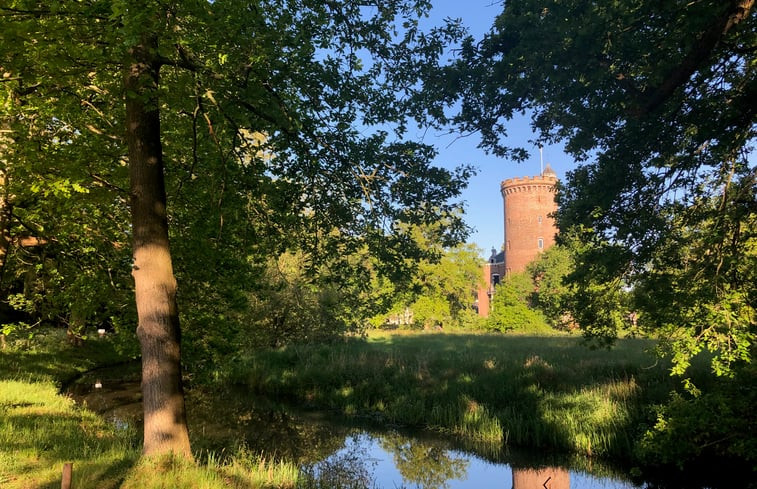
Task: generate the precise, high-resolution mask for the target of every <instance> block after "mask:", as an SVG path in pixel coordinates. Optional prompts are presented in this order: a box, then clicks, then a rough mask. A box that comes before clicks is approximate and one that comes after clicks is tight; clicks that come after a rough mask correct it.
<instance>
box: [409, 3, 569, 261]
mask: <svg viewBox="0 0 757 489" xmlns="http://www.w3.org/2000/svg"><path fill="white" fill-rule="evenodd" d="M433 5H434V6H433V9H432V11H431V16H430V17H429V19H427V21H426V23H425V24H426V25H429V26H430V25H438V24H441V23H442V22H443V20H444V19H445V18H448V17H449V18H459V19H461V20H462V22H463V25H465V26H466V27H467V28H468V30H469V31H470V33H471V34H472V35H473V36H474V37H475V38H477V39H480V38H481V37H483V35H484V33H486V32H487V31H488V30H489V28H490V27H491V25H492V23H493V22H494V18H495V17H496V16H497V14H499V13H500V12H501V11H502V2H497V1H493V0H466V1H456V0H435V1H434V2H433ZM409 136H410V137H411V138H413V139H421V140H422V141H423V142H425V143H427V144H432V145H434V146H435V147H436V148H437V150H438V151H439V155H438V156H437V158H436V161H435V162H436V164H438V165H439V166H443V167H446V168H453V167H455V166H457V165H460V164H466V163H467V164H471V165H473V166H474V167H475V168H477V170H478V174H477V175H476V176H474V177H473V178H472V179H471V180H470V184H469V186H468V188H467V189H466V190H465V191H464V193H463V195H462V200H464V201H465V203H466V218H465V219H466V222H467V223H468V225H469V226H471V227H472V228H473V232H472V233H471V236H470V238H469V242H472V243H475V244H476V245H477V246H478V247H479V248H482V254H483V256H485V257H488V256H489V253H490V250H491V248H492V247H495V248H497V249H499V248H500V247H501V246H502V241H503V239H504V238H503V236H504V229H503V215H502V214H503V209H502V208H503V206H502V196H501V195H500V192H499V185H500V182H501V181H502V180H505V179H507V178H512V177H522V176H532V175H538V174H539V172H540V160H539V149H538V148H537V147H534V146H531V145H529V143H528V141H529V140H531V139H533V137H534V135H533V134H532V132H531V129H530V126H529V120H528V118H526V117H523V118H520V119H514V120H513V121H512V122H511V125H510V128H509V131H508V138H507V139H506V141H507V142H509V143H510V144H512V145H518V146H522V147H525V148H526V149H527V150H529V152H530V153H531V158H530V159H529V160H528V161H526V162H523V163H515V162H512V161H509V160H504V159H502V158H497V157H495V156H493V155H487V154H486V153H485V152H484V151H483V150H481V149H479V148H478V147H477V146H478V144H479V142H480V139H479V137H478V135H475V134H474V135H472V136H468V137H463V138H459V137H457V136H456V135H445V134H444V133H441V132H434V131H428V132H426V133H422V132H419V133H418V134H410V135H409ZM543 158H544V163H545V164H546V163H549V164H550V165H551V166H552V168H553V169H554V170H555V173H557V176H558V177H559V178H561V179H562V178H564V176H565V172H566V171H569V170H571V169H573V168H574V167H575V164H574V161H573V159H572V158H571V157H570V156H569V155H567V154H565V153H564V152H563V149H562V146H545V147H544V149H543Z"/></svg>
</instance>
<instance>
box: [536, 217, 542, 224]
mask: <svg viewBox="0 0 757 489" xmlns="http://www.w3.org/2000/svg"><path fill="white" fill-rule="evenodd" d="M537 220H538V221H539V224H541V216H539V217H538V218H537Z"/></svg>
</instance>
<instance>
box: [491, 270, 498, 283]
mask: <svg viewBox="0 0 757 489" xmlns="http://www.w3.org/2000/svg"><path fill="white" fill-rule="evenodd" d="M492 285H499V274H498V273H493V274H492Z"/></svg>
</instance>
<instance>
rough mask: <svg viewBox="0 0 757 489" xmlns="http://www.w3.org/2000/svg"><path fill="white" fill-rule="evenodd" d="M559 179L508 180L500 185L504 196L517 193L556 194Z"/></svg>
mask: <svg viewBox="0 0 757 489" xmlns="http://www.w3.org/2000/svg"><path fill="white" fill-rule="evenodd" d="M556 184H557V177H554V176H551V175H545V176H538V177H517V178H508V179H507V180H504V181H503V182H502V184H501V185H500V190H501V192H502V195H503V196H504V195H507V194H512V193H515V192H554V191H555V185H556Z"/></svg>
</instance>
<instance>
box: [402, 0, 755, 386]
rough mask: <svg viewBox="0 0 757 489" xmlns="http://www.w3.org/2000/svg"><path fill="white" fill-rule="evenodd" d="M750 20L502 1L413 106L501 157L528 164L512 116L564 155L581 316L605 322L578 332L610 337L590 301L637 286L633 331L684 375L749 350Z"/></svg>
mask: <svg viewBox="0 0 757 489" xmlns="http://www.w3.org/2000/svg"><path fill="white" fill-rule="evenodd" d="M755 22H756V19H755V13H754V9H753V1H752V0H729V1H721V0H702V1H694V2H688V1H679V0H668V1H663V2H645V1H642V0H638V1H630V2H585V1H581V0H575V1H561V2H557V1H553V2H537V1H532V0H513V1H508V2H506V3H505V5H504V10H503V12H502V14H501V15H499V16H498V17H497V19H496V21H495V23H494V25H493V27H492V30H491V32H490V33H489V34H488V35H486V36H485V37H484V39H483V40H481V41H480V42H474V40H473V39H468V40H467V41H465V42H464V43H463V45H462V48H461V51H460V55H459V57H458V60H457V61H456V62H454V63H452V64H451V65H448V66H441V67H437V69H434V70H430V71H429V74H428V77H427V88H428V90H427V91H426V92H424V95H425V98H423V97H421V98H418V99H417V100H418V103H419V105H418V107H419V108H420V107H423V106H431V107H433V108H434V109H433V111H432V115H434V116H435V120H436V121H437V122H438V123H453V124H456V125H457V126H458V127H459V128H461V129H462V130H465V131H479V132H480V133H481V135H482V141H483V143H482V144H483V146H484V147H485V148H487V149H489V150H491V151H493V152H494V153H496V154H500V155H503V156H509V157H511V158H515V159H519V158H523V157H524V155H525V152H524V151H523V150H522V149H519V148H513V147H509V146H507V145H506V144H504V143H503V141H504V136H506V134H507V122H508V121H509V120H511V118H512V117H513V116H514V115H515V114H517V113H527V114H529V115H530V117H531V121H532V125H533V128H534V129H535V130H536V131H537V133H538V134H539V135H540V136H539V138H540V141H545V142H564V143H565V144H566V148H567V150H568V151H569V152H570V153H571V154H573V155H574V156H575V157H576V159H577V160H578V161H579V162H580V164H579V166H578V167H577V168H576V169H575V170H573V171H572V172H570V173H569V175H568V176H567V179H566V181H565V182H563V183H562V188H561V192H560V193H559V205H560V210H559V213H558V221H559V226H560V228H561V231H563V232H565V231H567V230H568V228H571V227H572V228H573V231H572V232H573V233H577V234H578V235H579V239H580V241H582V242H583V243H584V253H582V254H581V255H580V256H579V257H578V258H577V270H576V273H575V274H574V275H573V280H574V283H576V284H577V286H578V287H579V289H580V290H584V291H586V292H587V293H586V294H584V297H585V298H586V301H584V303H579V304H576V307H577V308H578V310H579V311H587V310H589V306H591V307H592V308H594V312H595V313H596V314H590V315H588V316H586V319H587V320H589V321H590V323H588V322H586V321H584V324H583V326H587V327H588V328H589V329H588V331H589V332H590V333H591V334H594V335H599V336H605V335H612V334H614V332H615V330H616V325H617V322H618V321H617V319H618V318H614V316H612V315H611V314H603V313H602V312H601V311H599V310H598V309H597V304H598V303H597V301H595V300H594V299H595V298H596V294H595V293H592V290H593V291H594V292H598V291H600V290H602V289H603V288H606V287H607V286H608V284H614V285H615V287H616V288H617V287H626V288H635V290H636V292H637V294H638V298H639V299H640V300H639V301H638V304H637V307H638V308H639V310H640V312H641V313H642V314H641V315H640V318H639V324H640V325H643V326H646V327H648V328H650V329H652V330H656V331H660V329H662V330H663V331H664V334H663V335H662V336H663V337H665V338H668V339H670V340H671V346H672V348H673V351H675V358H676V360H677V363H678V365H679V371H683V370H685V367H686V365H687V364H688V362H689V359H690V358H691V356H692V355H695V354H696V353H697V352H698V351H700V350H701V349H702V348H709V349H711V350H712V351H714V352H715V358H716V361H715V363H714V366H715V368H716V370H717V371H718V372H719V373H726V372H728V370H729V366H733V365H738V364H739V362H742V361H747V360H748V359H749V358H751V355H752V347H751V345H752V343H753V339H754V335H755V332H756V331H755V327H756V326H755V325H756V324H757V319H756V316H755V302H756V300H755V298H756V297H757V290H755V285H754V284H755V283H756V282H755V277H754V271H755V270H757V254H755V240H756V239H757V238H756V237H755V221H756V220H757V199H756V198H755V176H756V175H755V173H756V169H755V163H754V159H753V157H752V156H751V154H752V146H753V144H754V138H755V111H757V105H755V104H754V100H755V98H756V96H757V76H756V75H757V72H756V71H755V63H754V56H755V50H756V49H757V29H756V28H755V27H756V26H755ZM440 93H442V94H446V95H445V96H442V97H439V96H438V94H440ZM458 101H459V106H458V107H459V110H455V111H453V110H450V107H452V106H453V104H455V103H458ZM661 289H664V291H665V292H664V293H665V297H664V300H662V299H663V297H662V296H660V295H657V296H650V295H649V293H651V291H652V290H657V291H659V290H661ZM644 291H647V297H648V298H649V299H650V300H646V301H645V300H641V296H642V295H643V293H644ZM577 297H580V295H579V296H577ZM651 304H654V306H653V307H652V306H651ZM645 312H646V313H647V314H644V313H645Z"/></svg>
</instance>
